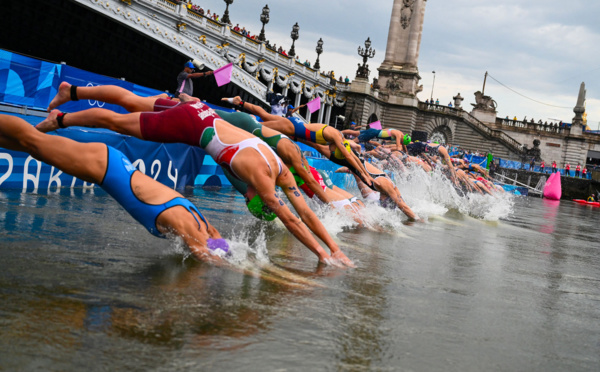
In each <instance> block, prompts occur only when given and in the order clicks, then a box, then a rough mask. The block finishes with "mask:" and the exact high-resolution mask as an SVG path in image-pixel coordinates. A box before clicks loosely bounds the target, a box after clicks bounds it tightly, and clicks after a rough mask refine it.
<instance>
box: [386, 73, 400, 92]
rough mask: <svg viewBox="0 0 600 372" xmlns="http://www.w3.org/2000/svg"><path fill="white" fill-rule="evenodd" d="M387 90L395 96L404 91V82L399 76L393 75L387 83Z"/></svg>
mask: <svg viewBox="0 0 600 372" xmlns="http://www.w3.org/2000/svg"><path fill="white" fill-rule="evenodd" d="M385 88H386V89H387V90H389V91H390V93H392V94H393V95H395V94H396V92H398V91H399V90H401V89H402V81H401V80H400V76H399V75H398V74H392V77H391V79H389V80H388V81H387V82H386V83H385Z"/></svg>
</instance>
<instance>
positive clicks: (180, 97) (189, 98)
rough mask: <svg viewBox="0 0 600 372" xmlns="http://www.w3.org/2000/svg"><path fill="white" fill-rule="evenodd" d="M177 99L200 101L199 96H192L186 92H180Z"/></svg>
mask: <svg viewBox="0 0 600 372" xmlns="http://www.w3.org/2000/svg"><path fill="white" fill-rule="evenodd" d="M179 100H180V101H181V102H190V101H200V98H196V97H192V96H190V95H188V94H186V93H180V94H179Z"/></svg>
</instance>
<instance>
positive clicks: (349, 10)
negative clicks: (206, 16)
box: [195, 0, 600, 129]
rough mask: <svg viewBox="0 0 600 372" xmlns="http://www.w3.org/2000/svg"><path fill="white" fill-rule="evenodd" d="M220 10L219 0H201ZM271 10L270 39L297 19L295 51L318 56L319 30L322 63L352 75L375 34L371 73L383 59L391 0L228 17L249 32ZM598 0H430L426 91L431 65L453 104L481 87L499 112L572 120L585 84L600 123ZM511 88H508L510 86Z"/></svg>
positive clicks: (316, 1)
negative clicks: (359, 50) (361, 50)
mask: <svg viewBox="0 0 600 372" xmlns="http://www.w3.org/2000/svg"><path fill="white" fill-rule="evenodd" d="M195 3H196V4H197V5H201V6H203V7H204V8H205V9H207V8H208V9H210V10H211V11H213V12H214V11H216V12H217V14H219V15H222V14H223V12H224V10H225V2H224V1H222V0H195ZM265 4H268V5H269V8H270V10H271V15H270V18H271V20H270V22H269V23H268V24H267V26H266V27H265V31H266V35H267V39H269V40H270V41H271V42H272V43H276V44H277V45H278V46H279V45H282V46H283V47H284V48H285V49H289V47H290V46H291V43H292V40H291V38H290V32H291V30H292V26H293V25H294V23H295V22H298V24H299V26H300V38H299V39H298V40H297V41H296V54H297V55H299V56H300V59H301V60H302V61H304V60H305V59H309V60H310V61H311V63H314V62H315V60H316V57H317V54H316V52H315V47H316V43H317V41H318V40H319V38H320V37H322V38H323V41H324V45H323V49H324V52H323V54H322V55H321V59H320V60H321V70H326V71H329V70H334V71H335V73H336V76H338V77H339V75H340V74H341V75H342V76H344V77H345V76H346V75H347V76H348V77H349V78H350V80H353V79H354V76H355V74H356V68H357V64H358V63H359V62H362V58H361V57H359V56H358V54H357V48H358V46H359V45H360V46H364V41H365V40H366V38H367V37H370V38H371V41H372V42H373V44H372V46H373V47H374V48H375V50H376V55H375V58H373V59H371V60H370V61H369V66H370V69H371V76H370V79H372V78H373V77H376V74H377V71H376V68H377V67H379V66H380V65H381V63H382V62H383V57H384V56H385V47H386V43H387V33H388V28H389V22H390V15H391V10H392V4H393V1H392V0H370V1H366V0H362V1H358V0H294V1H292V0H280V1H278V2H269V1H268V0H261V1H256V0H235V1H234V3H233V5H232V6H230V18H231V20H232V22H233V24H234V25H235V24H236V23H239V24H240V26H245V27H246V28H247V29H249V30H250V31H251V32H252V33H253V34H254V33H256V34H258V33H259V32H260V29H261V26H262V24H261V23H260V13H261V9H262V7H263V6H265ZM599 16H600V1H597V0H570V1H568V2H566V1H562V0H496V1H481V0H438V1H435V0H429V1H427V4H426V9H425V23H424V27H423V37H422V40H421V51H420V56H419V66H418V67H419V72H420V75H421V78H422V80H421V81H420V84H423V91H422V92H421V93H419V95H418V97H419V99H421V100H422V101H425V100H426V99H428V98H429V97H430V95H431V91H432V83H433V74H432V71H435V72H436V73H435V85H434V86H433V97H434V99H436V98H439V100H440V103H441V104H448V102H450V101H451V100H452V97H453V96H455V95H456V94H457V93H460V94H461V96H463V97H464V98H465V100H464V101H463V108H465V109H466V110H468V111H470V110H471V103H474V102H475V100H474V93H475V92H476V91H478V90H479V91H480V90H482V87H483V79H484V74H485V72H486V71H487V72H488V73H489V75H490V76H491V77H492V78H494V79H496V80H498V81H499V82H500V83H502V84H504V85H505V86H506V87H505V86H503V85H501V84H499V83H498V82H496V81H494V79H492V78H490V77H488V79H487V83H486V87H485V94H486V95H489V96H491V97H492V98H493V99H494V100H495V101H496V102H497V104H498V116H499V117H505V116H509V117H511V118H512V117H513V116H517V117H518V118H519V119H522V118H523V117H524V116H527V118H528V119H530V118H534V119H535V120H536V121H537V120H538V119H542V120H544V121H545V120H549V119H560V120H563V121H566V122H571V119H572V118H573V116H574V113H573V107H574V106H575V104H576V102H577V94H578V92H579V86H580V84H581V83H582V82H585V85H586V89H587V113H588V125H589V126H590V127H591V128H592V129H598V128H599V127H600V87H599V86H598V85H599V83H600V22H598V17H599ZM507 87H508V88H507Z"/></svg>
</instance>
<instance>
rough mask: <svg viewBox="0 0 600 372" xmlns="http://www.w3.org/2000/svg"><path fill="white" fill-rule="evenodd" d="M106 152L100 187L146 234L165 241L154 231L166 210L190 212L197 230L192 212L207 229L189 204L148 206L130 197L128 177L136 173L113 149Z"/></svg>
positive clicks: (183, 201) (180, 201)
mask: <svg viewBox="0 0 600 372" xmlns="http://www.w3.org/2000/svg"><path fill="white" fill-rule="evenodd" d="M106 148H107V150H108V162H107V164H108V165H107V167H106V173H105V174H104V178H103V180H102V182H101V183H100V187H102V189H103V190H104V191H106V192H107V193H108V194H109V195H110V196H112V197H113V198H114V199H115V200H116V201H117V202H119V204H121V206H122V207H123V208H125V210H126V211H127V212H129V214H130V215H131V216H132V217H133V218H135V219H136V220H137V221H138V222H139V223H141V224H142V226H144V227H145V228H146V229H148V231H149V232H150V233H151V234H152V235H155V236H158V237H160V238H165V236H164V235H163V234H162V233H161V232H160V231H159V230H158V228H157V227H156V220H157V218H158V216H159V215H160V214H161V213H162V212H164V211H166V210H167V209H169V208H172V207H177V206H181V207H184V208H185V209H187V210H188V212H190V214H191V215H192V216H193V217H194V219H195V220H196V222H197V223H198V227H200V226H201V225H200V221H198V218H197V217H196V215H195V214H194V213H192V211H193V212H196V213H197V214H198V216H200V218H201V219H202V221H203V222H204V224H205V225H206V227H207V228H208V223H207V222H206V220H205V219H204V216H202V213H200V211H199V210H198V208H196V206H195V205H194V204H192V202H190V201H189V200H187V199H185V198H182V197H176V198H173V199H171V200H169V201H168V202H166V203H164V204H158V205H155V204H148V203H145V202H143V201H141V200H140V199H138V197H137V196H135V194H134V193H133V190H132V189H131V177H132V176H133V173H135V172H136V171H137V169H136V168H135V167H134V166H133V164H131V162H130V161H129V159H127V157H126V156H125V155H123V153H122V152H121V151H119V150H117V149H115V148H112V147H110V146H106Z"/></svg>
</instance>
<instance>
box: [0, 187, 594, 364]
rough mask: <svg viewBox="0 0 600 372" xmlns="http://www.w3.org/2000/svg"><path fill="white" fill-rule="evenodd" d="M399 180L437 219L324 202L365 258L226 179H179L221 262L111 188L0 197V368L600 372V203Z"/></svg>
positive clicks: (331, 225) (327, 217)
mask: <svg viewBox="0 0 600 372" xmlns="http://www.w3.org/2000/svg"><path fill="white" fill-rule="evenodd" d="M404 189H405V190H406V194H405V195H406V199H407V201H409V204H410V205H413V206H414V209H415V211H416V212H417V213H418V214H419V215H421V216H424V217H425V218H426V219H427V222H425V223H407V222H405V219H404V218H403V217H402V216H401V215H399V214H397V213H396V212H389V211H384V210H381V209H379V208H370V209H369V212H368V213H369V218H370V221H371V223H372V224H373V225H377V226H378V227H374V228H373V229H364V228H363V229H358V228H355V227H353V226H352V223H351V222H349V221H347V220H346V219H345V218H341V217H339V216H336V215H335V214H333V213H330V212H325V211H320V212H319V213H320V215H321V217H322V219H323V221H324V222H325V224H326V226H327V229H328V230H329V232H330V233H331V234H332V235H334V236H335V238H336V240H337V241H338V242H339V243H340V245H341V247H342V249H343V250H344V251H345V252H346V253H347V255H348V256H349V257H350V258H352V259H353V260H354V261H355V263H356V265H357V268H356V269H339V268H334V267H328V266H323V265H319V264H317V262H316V258H315V257H314V256H313V255H312V253H310V252H309V251H308V250H307V249H305V248H303V247H302V246H301V245H300V244H299V243H298V242H297V241H296V240H295V239H293V238H292V237H291V235H290V234H289V233H288V232H287V231H286V230H285V229H284V228H283V227H282V226H281V225H280V224H278V223H271V224H264V223H261V222H258V221H257V220H255V219H253V218H251V217H250V215H249V214H248V213H246V212H245V211H244V207H243V203H242V200H241V198H240V197H238V196H236V195H235V194H234V193H233V192H230V191H228V190H227V191H224V190H221V191H211V190H202V189H198V188H197V189H189V190H186V196H187V197H188V198H190V199H191V200H192V201H193V202H195V203H196V205H198V206H199V207H200V209H201V210H202V211H203V212H205V215H206V216H207V217H208V218H209V219H210V220H211V222H212V223H213V224H214V225H215V226H216V227H217V228H218V229H219V230H220V231H221V232H222V234H223V235H224V237H226V238H228V239H229V240H230V241H231V244H232V247H233V251H234V254H233V255H232V257H230V258H229V264H228V265H226V266H225V267H215V266H212V265H209V264H203V263H199V262H196V261H195V260H193V259H191V258H187V259H186V254H185V250H184V249H183V248H182V247H181V246H180V245H178V243H177V242H173V241H167V240H163V239H158V238H155V237H153V236H151V235H150V234H148V233H147V232H146V231H145V230H144V229H143V228H142V227H141V226H140V225H138V224H137V223H136V222H135V221H134V220H133V219H132V218H131V217H130V216H129V215H127V214H126V213H125V212H124V211H123V209H122V208H121V207H120V206H118V205H117V204H116V203H115V202H114V201H113V200H112V199H111V198H110V197H108V196H107V195H106V194H105V193H104V192H102V191H101V190H98V189H94V190H90V189H86V190H83V189H75V190H70V189H62V190H60V192H58V193H53V192H40V193H21V192H20V191H2V192H0V194H1V197H0V226H1V228H0V335H1V337H0V370H7V371H19V370H22V371H32V370H44V371H47V370H52V371H58V370H60V371H67V370H69V371H71V370H72V371H79V370H153V371H174V370H193V371H198V370H203V371H208V370H244V371H306V370H313V371H315V370H326V371H331V370H340V371H345V370H352V371H397V370H402V371H482V370H486V371H489V370H491V371H517V370H518V371H525V370H527V371H567V370H568V371H592V370H594V371H597V370H598V366H599V365H600V363H599V362H600V286H599V284H600V244H599V241H600V232H599V225H598V221H599V220H600V208H595V209H593V208H592V207H585V206H580V205H577V204H575V203H573V202H569V201H561V202H552V201H547V200H542V199H538V198H527V197H512V196H503V197H500V198H492V197H480V198H473V199H472V200H469V201H468V202H467V201H465V200H464V199H463V201H462V202H461V201H456V200H455V201H453V198H449V199H448V198H446V197H445V196H443V195H445V194H444V193H443V191H444V190H443V189H441V188H438V189H441V190H440V194H439V195H438V196H435V195H434V192H433V191H431V190H430V191H428V193H429V194H428V195H429V197H428V198H423V199H419V193H420V192H423V189H427V187H425V188H423V187H422V186H421V187H417V186H414V187H413V189H411V186H410V185H404ZM403 192H404V190H403ZM444 198H446V199H444ZM378 230H379V231H378Z"/></svg>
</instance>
